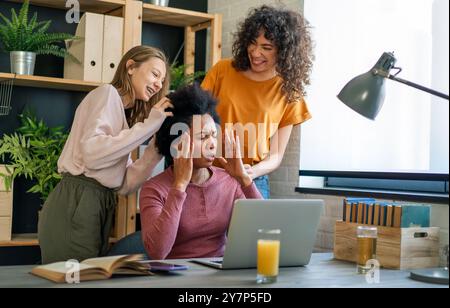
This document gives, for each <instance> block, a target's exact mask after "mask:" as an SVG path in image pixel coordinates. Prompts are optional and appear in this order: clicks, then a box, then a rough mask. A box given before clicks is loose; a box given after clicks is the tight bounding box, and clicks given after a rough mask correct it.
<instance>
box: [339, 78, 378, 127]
mask: <svg viewBox="0 0 450 308" xmlns="http://www.w3.org/2000/svg"><path fill="white" fill-rule="evenodd" d="M385 80H386V79H385V78H384V77H381V76H379V75H374V74H373V73H372V71H370V72H367V73H365V74H362V75H360V76H358V77H356V78H354V79H353V80H351V81H350V82H349V83H348V84H347V85H346V86H345V87H344V88H343V89H342V91H341V92H340V93H339V95H338V98H339V99H340V100H341V101H342V102H343V103H344V104H345V105H347V106H348V107H350V108H351V109H353V110H354V111H356V112H357V113H359V114H361V115H362V116H365V117H366V118H368V119H371V120H375V118H376V117H377V116H378V113H379V112H380V110H381V108H382V107H383V102H384V98H385V96H386V85H385Z"/></svg>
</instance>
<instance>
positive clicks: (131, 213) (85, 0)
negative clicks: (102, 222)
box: [0, 0, 222, 247]
mask: <svg viewBox="0 0 450 308" xmlns="http://www.w3.org/2000/svg"><path fill="white" fill-rule="evenodd" d="M7 1H10V2H17V3H23V0H7ZM78 2H79V4H80V11H82V12H91V13H101V14H108V15H113V16H120V17H123V18H124V31H123V32H124V34H123V35H124V37H123V42H124V43H123V52H124V53H125V52H127V51H128V50H129V49H131V48H132V47H134V46H138V45H141V44H142V26H143V22H150V23H156V24H163V25H169V26H175V27H183V28H184V29H185V48H184V49H185V53H184V64H185V65H186V72H185V73H186V74H189V73H193V72H194V67H195V66H194V64H195V37H196V32H197V31H200V30H205V29H210V32H211V35H210V59H209V62H210V63H209V64H210V65H211V66H212V65H214V64H215V63H216V62H217V61H219V60H220V59H221V53H222V17H221V15H219V14H214V15H212V14H206V13H201V12H194V11H188V10H181V9H176V8H170V7H161V6H156V5H151V4H147V3H143V2H141V1H136V0H78ZM30 4H31V5H36V6H42V7H49V8H55V9H61V10H68V9H69V8H66V0H30ZM13 77H14V75H13V74H8V73H0V80H2V79H11V78H13ZM14 84H15V85H17V86H25V87H36V88H48V89H58V90H67V91H84V92H88V91H91V90H92V89H94V88H96V87H98V86H99V85H100V84H99V83H94V82H85V81H79V80H68V79H62V78H51V77H40V76H23V75H22V76H19V75H18V76H16V80H15V83H14ZM132 158H133V159H136V158H137V153H136V152H135V153H133V155H132ZM136 215H137V194H131V195H129V196H127V197H120V198H119V204H118V207H117V209H116V218H115V226H116V227H115V230H114V234H113V238H112V239H111V242H115V241H117V239H121V238H123V237H125V236H126V235H128V234H131V233H133V232H135V230H136ZM37 245H38V242H37V236H36V235H14V236H13V239H12V241H9V242H3V243H1V242H0V247H8V246H37Z"/></svg>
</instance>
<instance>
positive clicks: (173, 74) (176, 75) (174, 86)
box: [170, 63, 206, 92]
mask: <svg viewBox="0 0 450 308" xmlns="http://www.w3.org/2000/svg"><path fill="white" fill-rule="evenodd" d="M185 71H186V65H177V64H176V63H174V64H172V65H171V66H170V80H171V82H170V91H171V92H173V91H176V90H178V89H179V88H182V87H184V86H186V85H189V84H192V83H193V82H194V81H196V80H197V79H199V78H202V77H204V76H205V75H206V73H205V72H203V71H198V72H195V73H193V74H188V75H186V74H185Z"/></svg>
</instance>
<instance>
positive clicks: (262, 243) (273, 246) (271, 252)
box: [256, 229, 281, 284]
mask: <svg viewBox="0 0 450 308" xmlns="http://www.w3.org/2000/svg"><path fill="white" fill-rule="evenodd" d="M280 236H281V230H278V229H276V230H262V229H260V230H258V243H257V272H258V274H257V277H256V282H257V283H258V284H269V283H274V282H276V281H277V277H278V267H279V263H280Z"/></svg>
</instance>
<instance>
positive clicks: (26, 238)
mask: <svg viewBox="0 0 450 308" xmlns="http://www.w3.org/2000/svg"><path fill="white" fill-rule="evenodd" d="M23 246H39V242H38V238H37V234H14V235H13V236H12V240H11V241H6V242H0V247H23Z"/></svg>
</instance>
